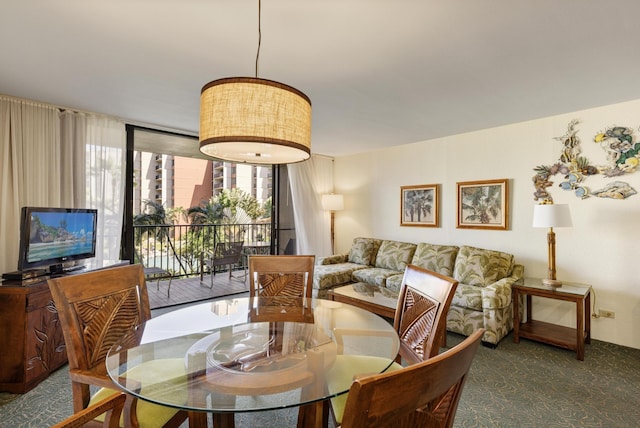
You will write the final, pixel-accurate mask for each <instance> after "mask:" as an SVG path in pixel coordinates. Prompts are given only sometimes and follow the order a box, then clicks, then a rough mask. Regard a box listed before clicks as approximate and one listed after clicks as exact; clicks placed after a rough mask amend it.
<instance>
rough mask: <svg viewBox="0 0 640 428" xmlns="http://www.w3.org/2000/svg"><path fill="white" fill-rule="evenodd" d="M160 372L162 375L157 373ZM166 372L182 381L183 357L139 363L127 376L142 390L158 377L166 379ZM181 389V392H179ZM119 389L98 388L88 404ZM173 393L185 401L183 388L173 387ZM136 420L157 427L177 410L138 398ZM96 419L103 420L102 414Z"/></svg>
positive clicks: (183, 379) (121, 419) (150, 427)
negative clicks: (179, 395)
mask: <svg viewBox="0 0 640 428" xmlns="http://www.w3.org/2000/svg"><path fill="white" fill-rule="evenodd" d="M160 373H162V375H159V374H160ZM167 373H169V374H172V375H173V376H172V378H175V382H176V383H183V382H185V381H186V379H185V378H186V376H187V374H186V371H185V367H184V359H182V358H172V359H165V360H154V361H149V362H147V363H143V364H140V365H139V366H137V367H135V368H133V369H131V370H129V371H128V372H127V377H128V378H132V379H135V380H137V381H138V382H139V383H140V385H141V389H142V391H144V389H145V386H146V387H148V386H150V385H151V386H153V385H154V384H155V383H156V381H157V380H158V379H160V380H162V379H166V378H167ZM181 391H182V392H181ZM119 392H120V391H116V390H114V389H110V388H100V389H99V390H98V391H97V392H96V393H95V394H94V395H93V396H92V397H91V401H90V402H89V405H92V404H94V403H97V402H99V401H101V400H104V399H105V398H107V397H109V396H111V395H113V394H117V393H119ZM174 393H175V394H182V395H183V396H184V397H183V401H184V402H185V403H186V401H187V396H186V392H185V390H184V388H175V392H174ZM137 411H138V421H139V422H140V428H146V427H148V428H157V427H161V426H163V425H165V424H166V423H167V422H168V421H169V420H171V418H173V416H174V415H175V414H176V412H177V410H176V409H174V408H171V407H167V406H160V405H157V404H153V403H150V402H148V401H144V400H138V406H137ZM96 420H99V421H103V420H104V415H101V416H100V417H98V418H96ZM120 426H124V425H123V417H122V416H121V418H120Z"/></svg>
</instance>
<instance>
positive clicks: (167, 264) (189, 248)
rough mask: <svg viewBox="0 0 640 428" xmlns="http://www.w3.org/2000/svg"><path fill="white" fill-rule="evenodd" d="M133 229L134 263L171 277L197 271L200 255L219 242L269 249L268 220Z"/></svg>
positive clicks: (259, 250)
mask: <svg viewBox="0 0 640 428" xmlns="http://www.w3.org/2000/svg"><path fill="white" fill-rule="evenodd" d="M133 231H134V236H135V258H136V260H135V261H136V263H142V264H143V265H144V266H145V267H159V268H162V269H165V270H168V271H170V272H172V273H173V275H174V276H191V275H196V274H199V273H200V260H201V256H202V254H203V253H206V252H207V251H213V249H214V247H215V245H216V243H218V242H229V241H243V242H244V247H245V248H246V250H245V251H246V252H247V254H250V253H254V254H255V253H261V254H269V252H270V248H271V223H247V224H204V225H191V224H178V225H162V226H141V225H135V226H134V227H133Z"/></svg>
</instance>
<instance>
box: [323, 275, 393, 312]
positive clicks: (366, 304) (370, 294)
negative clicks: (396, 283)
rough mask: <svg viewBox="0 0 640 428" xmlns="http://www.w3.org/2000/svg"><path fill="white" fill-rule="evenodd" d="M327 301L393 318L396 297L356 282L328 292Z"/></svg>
mask: <svg viewBox="0 0 640 428" xmlns="http://www.w3.org/2000/svg"><path fill="white" fill-rule="evenodd" d="M328 294H329V299H331V300H333V301H336V302H341V303H348V304H350V305H353V306H357V307H359V308H362V309H366V310H367V311H369V312H373V313H374V314H378V315H380V316H383V317H385V318H394V317H395V314H396V306H397V305H398V297H397V296H391V295H385V294H383V293H381V292H380V291H379V289H378V288H377V287H374V286H371V285H369V284H365V283H362V282H356V283H353V284H348V285H343V286H342V287H336V288H334V289H331V290H329V293H328Z"/></svg>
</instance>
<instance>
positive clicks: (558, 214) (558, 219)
mask: <svg viewBox="0 0 640 428" xmlns="http://www.w3.org/2000/svg"><path fill="white" fill-rule="evenodd" d="M533 227H548V228H549V233H548V234H547V244H548V246H549V250H548V251H549V268H548V270H547V278H546V279H543V280H542V283H543V284H544V285H546V286H547V287H550V288H557V287H560V286H562V282H561V281H558V280H557V279H556V234H555V232H554V231H553V228H554V227H571V213H570V212H569V205H567V204H553V203H542V204H540V205H535V206H534V207H533Z"/></svg>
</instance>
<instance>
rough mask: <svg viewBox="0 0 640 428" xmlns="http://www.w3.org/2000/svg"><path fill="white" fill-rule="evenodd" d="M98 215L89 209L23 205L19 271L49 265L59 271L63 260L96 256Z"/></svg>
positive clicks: (52, 271) (51, 269) (53, 271)
mask: <svg viewBox="0 0 640 428" xmlns="http://www.w3.org/2000/svg"><path fill="white" fill-rule="evenodd" d="M97 214H98V211H97V210H95V209H86V208H40V207H23V208H22V216H21V221H20V256H19V260H18V270H20V271H25V270H29V269H34V268H37V267H43V266H47V267H49V269H50V271H51V273H56V272H59V271H61V270H62V265H63V263H66V262H70V261H74V260H80V259H86V258H91V257H95V254H96V223H97Z"/></svg>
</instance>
